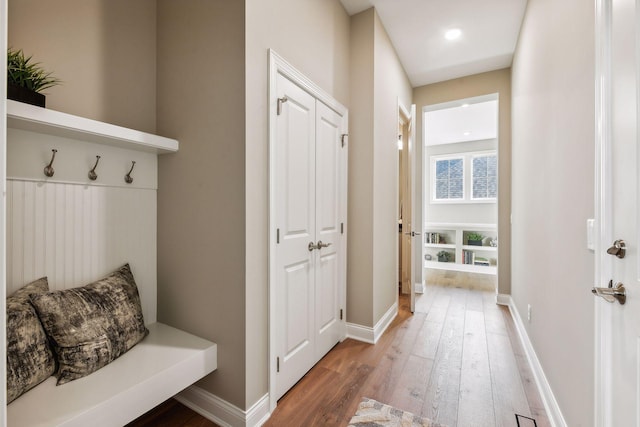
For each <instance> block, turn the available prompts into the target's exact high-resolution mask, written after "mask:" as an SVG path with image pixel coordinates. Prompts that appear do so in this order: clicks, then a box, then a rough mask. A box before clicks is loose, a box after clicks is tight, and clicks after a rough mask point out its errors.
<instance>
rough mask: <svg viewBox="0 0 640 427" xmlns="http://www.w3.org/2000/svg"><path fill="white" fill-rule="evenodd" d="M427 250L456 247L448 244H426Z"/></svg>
mask: <svg viewBox="0 0 640 427" xmlns="http://www.w3.org/2000/svg"><path fill="white" fill-rule="evenodd" d="M424 247H425V248H436V249H455V248H456V245H450V244H447V243H425V244H424Z"/></svg>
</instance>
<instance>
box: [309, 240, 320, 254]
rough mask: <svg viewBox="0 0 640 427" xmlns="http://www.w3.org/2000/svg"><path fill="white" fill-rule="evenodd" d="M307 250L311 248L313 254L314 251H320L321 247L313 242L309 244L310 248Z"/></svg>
mask: <svg viewBox="0 0 640 427" xmlns="http://www.w3.org/2000/svg"><path fill="white" fill-rule="evenodd" d="M307 248H309V252H313V250H314V249H320V248H319V247H317V246H316V244H315V243H313V242H309V246H307Z"/></svg>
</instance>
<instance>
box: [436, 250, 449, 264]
mask: <svg viewBox="0 0 640 427" xmlns="http://www.w3.org/2000/svg"><path fill="white" fill-rule="evenodd" d="M450 259H451V252H447V251H440V252H438V261H440V260H444V261H445V262H449V260H450Z"/></svg>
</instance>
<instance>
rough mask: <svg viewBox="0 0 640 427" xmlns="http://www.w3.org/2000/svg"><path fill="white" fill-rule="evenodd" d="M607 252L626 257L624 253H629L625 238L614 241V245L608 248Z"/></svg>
mask: <svg viewBox="0 0 640 427" xmlns="http://www.w3.org/2000/svg"><path fill="white" fill-rule="evenodd" d="M607 253H608V254H609V255H615V256H617V257H618V258H624V255H625V254H626V253H627V244H626V243H625V242H624V240H621V239H618V240H616V241H615V242H613V246H611V247H610V248H609V249H607Z"/></svg>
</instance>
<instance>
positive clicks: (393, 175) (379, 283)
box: [349, 13, 412, 326]
mask: <svg viewBox="0 0 640 427" xmlns="http://www.w3.org/2000/svg"><path fill="white" fill-rule="evenodd" d="M373 37H374V46H373V48H374V57H373V63H374V68H373V79H374V80H373V83H374V87H373V96H374V98H373V103H374V111H373V123H370V124H369V126H371V125H373V147H372V148H373V153H374V154H373V211H372V212H371V213H370V215H371V214H373V230H372V233H373V323H372V325H371V326H374V325H375V324H376V323H377V322H378V320H380V319H381V318H382V316H383V315H384V314H385V313H386V312H387V310H389V308H390V307H391V306H392V305H394V304H396V301H397V298H398V280H397V271H398V264H397V259H398V255H397V254H398V204H397V201H398V179H399V170H398V145H397V141H398V119H399V116H398V102H400V103H401V104H402V105H403V106H404V107H405V108H407V109H409V108H410V107H411V99H412V88H411V83H410V82H409V78H408V77H407V74H406V73H405V71H404V68H402V64H400V60H399V59H398V55H397V54H396V51H395V49H394V47H393V45H392V44H391V40H390V39H389V36H388V35H387V31H386V30H385V28H384V26H383V25H382V21H380V18H379V16H378V14H377V13H375V14H374V33H373ZM356 191H357V190H356ZM355 220H356V221H358V220H359V219H355ZM358 238H359V236H358V235H353V234H351V235H350V236H349V239H350V241H352V240H354V239H358ZM356 303H357V302H356Z"/></svg>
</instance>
